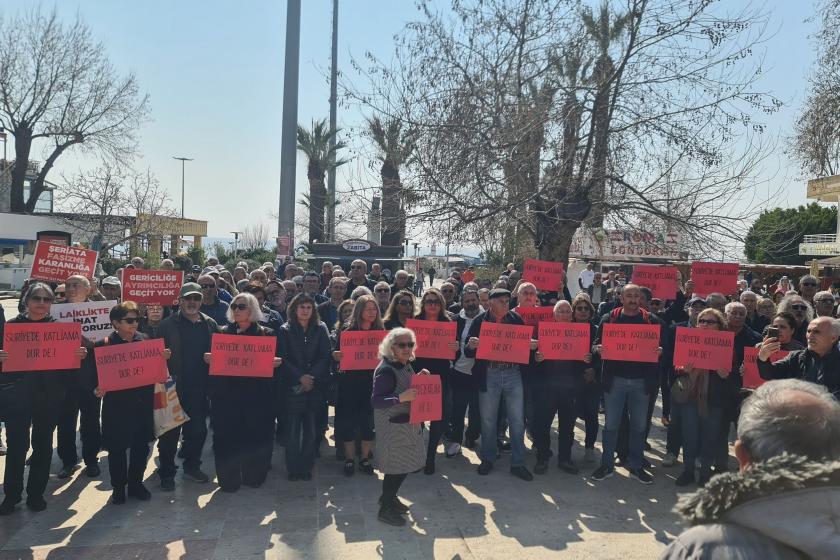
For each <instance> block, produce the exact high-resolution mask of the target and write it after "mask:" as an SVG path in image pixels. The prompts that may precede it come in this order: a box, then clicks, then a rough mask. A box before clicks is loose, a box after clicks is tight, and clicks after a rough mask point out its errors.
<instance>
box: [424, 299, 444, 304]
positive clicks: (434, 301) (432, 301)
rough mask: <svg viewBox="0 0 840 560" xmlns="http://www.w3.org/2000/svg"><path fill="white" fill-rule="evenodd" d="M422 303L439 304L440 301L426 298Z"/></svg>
mask: <svg viewBox="0 0 840 560" xmlns="http://www.w3.org/2000/svg"><path fill="white" fill-rule="evenodd" d="M423 305H441V303H440V301H438V300H436V299H427V300H426V301H424V302H423Z"/></svg>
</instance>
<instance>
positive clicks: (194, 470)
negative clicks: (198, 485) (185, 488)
mask: <svg viewBox="0 0 840 560" xmlns="http://www.w3.org/2000/svg"><path fill="white" fill-rule="evenodd" d="M184 476H185V477H187V478H190V479H192V480H194V481H195V482H207V481H209V480H210V477H209V476H207V474H206V473H205V472H204V471H202V470H201V469H200V468H198V467H184Z"/></svg>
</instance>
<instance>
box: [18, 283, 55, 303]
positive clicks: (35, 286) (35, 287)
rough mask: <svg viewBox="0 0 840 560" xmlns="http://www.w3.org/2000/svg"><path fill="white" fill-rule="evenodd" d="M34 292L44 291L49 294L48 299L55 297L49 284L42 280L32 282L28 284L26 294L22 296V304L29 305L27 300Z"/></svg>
mask: <svg viewBox="0 0 840 560" xmlns="http://www.w3.org/2000/svg"><path fill="white" fill-rule="evenodd" d="M35 292H46V294H47V295H48V296H50V299H55V293H53V289H52V288H50V286H49V284H46V283H44V282H34V283H32V284H30V285H29V288H27V290H26V294H25V295H24V296H23V303H24V305H26V306H29V300H30V299H32V296H34V295H35Z"/></svg>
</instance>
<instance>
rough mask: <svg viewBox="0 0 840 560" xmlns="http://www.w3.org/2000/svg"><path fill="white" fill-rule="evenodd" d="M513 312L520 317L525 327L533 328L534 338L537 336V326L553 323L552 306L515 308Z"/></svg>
mask: <svg viewBox="0 0 840 560" xmlns="http://www.w3.org/2000/svg"><path fill="white" fill-rule="evenodd" d="M513 311H514V312H515V313H517V314H518V315H519V316H520V317H522V320H523V321H524V322H525V324H526V325H531V326H532V327H533V328H534V337H536V336H537V325H539V324H540V323H548V322H551V321H554V306H551V305H542V306H538V307H517V308H516V309H514V310H513Z"/></svg>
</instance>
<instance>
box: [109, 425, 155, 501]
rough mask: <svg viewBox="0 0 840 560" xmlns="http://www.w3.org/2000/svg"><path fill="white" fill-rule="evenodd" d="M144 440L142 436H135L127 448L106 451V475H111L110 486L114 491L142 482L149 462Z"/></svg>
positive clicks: (116, 447)
mask: <svg viewBox="0 0 840 560" xmlns="http://www.w3.org/2000/svg"><path fill="white" fill-rule="evenodd" d="M145 439H146V438H145V437H143V436H140V437H137V436H135V437H134V439H133V441H131V442H130V445H129V446H126V447H120V446H114V447H113V448H111V449H108V473H109V474H110V475H111V486H112V487H114V488H115V489H116V488H124V487H125V485H126V484H140V483H142V482H143V473H144V472H145V471H146V462H147V461H148V460H149V442H148V441H145ZM126 455H128V458H126Z"/></svg>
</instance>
